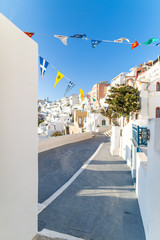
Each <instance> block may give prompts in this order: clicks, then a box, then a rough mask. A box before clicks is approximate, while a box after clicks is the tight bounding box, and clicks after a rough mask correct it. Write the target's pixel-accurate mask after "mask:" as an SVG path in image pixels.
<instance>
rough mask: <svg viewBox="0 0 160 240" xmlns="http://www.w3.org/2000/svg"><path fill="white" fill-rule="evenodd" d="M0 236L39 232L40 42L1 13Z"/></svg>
mask: <svg viewBox="0 0 160 240" xmlns="http://www.w3.org/2000/svg"><path fill="white" fill-rule="evenodd" d="M0 33H1V37H0V82H1V87H0V113H1V117H0V118H1V120H0V239H3V240H31V239H32V237H33V236H34V235H35V234H36V232H37V201H38V200H37V196H38V161H37V152H38V151H37V150H38V138H37V91H38V90H37V89H38V46H37V44H36V43H35V42H34V41H33V40H32V39H30V38H29V37H28V36H27V35H25V34H24V33H23V32H22V31H21V30H19V29H18V28H17V27H16V26H15V25H13V24H12V23H11V22H10V21H9V20H8V19H7V18H5V17H4V16H3V15H2V14H0Z"/></svg>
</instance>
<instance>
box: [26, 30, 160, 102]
mask: <svg viewBox="0 0 160 240" xmlns="http://www.w3.org/2000/svg"><path fill="white" fill-rule="evenodd" d="M24 33H25V34H26V35H27V36H28V37H30V38H31V37H33V36H34V35H35V34H39V35H52V36H53V37H55V38H58V39H59V40H60V41H61V42H62V43H63V44H64V45H66V46H67V40H68V38H77V39H82V40H84V39H85V40H90V41H91V46H92V48H95V47H96V46H97V45H99V44H100V43H102V42H110V43H124V44H131V45H132V47H131V48H132V49H134V48H136V47H138V46H139V45H150V44H151V43H153V42H155V41H158V39H157V38H150V39H148V40H147V41H145V42H143V43H138V42H137V40H135V41H134V43H131V42H130V40H129V39H128V38H124V37H122V38H119V39H115V40H113V41H111V40H95V39H89V38H87V35H86V34H75V35H73V36H64V35H54V34H45V33H34V32H24ZM150 46H157V47H159V46H160V43H157V44H156V45H150ZM39 59H40V71H41V78H43V77H44V74H45V72H46V69H47V67H48V66H49V65H50V66H51V67H52V68H54V69H55V70H56V71H57V76H56V80H55V83H54V88H55V87H56V85H57V83H58V82H59V81H60V80H61V79H62V78H66V79H67V80H68V81H69V83H68V85H67V88H66V90H65V93H64V96H66V94H67V93H68V92H69V91H70V90H71V89H72V88H73V87H74V86H75V85H76V84H75V83H73V82H72V81H71V80H70V79H69V78H67V77H66V76H65V75H63V74H62V73H61V72H59V71H58V70H57V69H56V68H55V67H54V66H53V65H51V64H49V63H48V62H47V61H46V60H45V59H44V58H42V57H41V56H40V57H39ZM80 97H81V102H82V101H83V98H84V91H83V90H82V89H80ZM93 101H96V100H95V99H94V98H93Z"/></svg>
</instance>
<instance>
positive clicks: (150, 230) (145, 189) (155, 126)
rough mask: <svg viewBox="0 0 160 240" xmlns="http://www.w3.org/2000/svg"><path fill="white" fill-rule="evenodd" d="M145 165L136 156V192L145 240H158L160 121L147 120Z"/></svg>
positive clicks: (159, 217)
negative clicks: (148, 134) (148, 137)
mask: <svg viewBox="0 0 160 240" xmlns="http://www.w3.org/2000/svg"><path fill="white" fill-rule="evenodd" d="M148 128H149V129H150V140H149V141H148V150H147V163H146V160H145V159H144V155H143V153H138V154H137V179H136V192H137V196H138V201H139V206H140V210H141V215H142V219H143V225H144V229H145V234H146V240H153V239H154V240H159V239H160V187H159V179H160V119H149V121H148Z"/></svg>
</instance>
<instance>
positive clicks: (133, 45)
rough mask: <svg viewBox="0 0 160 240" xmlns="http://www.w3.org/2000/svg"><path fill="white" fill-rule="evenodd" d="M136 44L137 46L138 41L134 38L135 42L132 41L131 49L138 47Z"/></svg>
mask: <svg viewBox="0 0 160 240" xmlns="http://www.w3.org/2000/svg"><path fill="white" fill-rule="evenodd" d="M138 46H139V43H138V42H137V41H136V40H135V42H134V43H132V49H133V48H136V47H138Z"/></svg>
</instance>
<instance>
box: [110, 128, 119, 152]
mask: <svg viewBox="0 0 160 240" xmlns="http://www.w3.org/2000/svg"><path fill="white" fill-rule="evenodd" d="M119 151H120V127H118V126H112V136H111V146H110V152H111V154H112V156H118V155H119Z"/></svg>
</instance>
